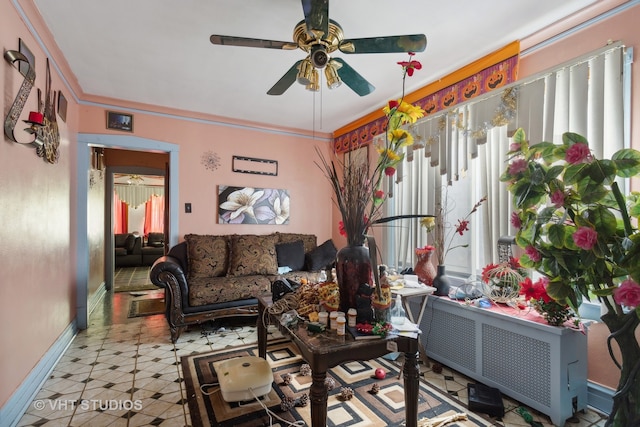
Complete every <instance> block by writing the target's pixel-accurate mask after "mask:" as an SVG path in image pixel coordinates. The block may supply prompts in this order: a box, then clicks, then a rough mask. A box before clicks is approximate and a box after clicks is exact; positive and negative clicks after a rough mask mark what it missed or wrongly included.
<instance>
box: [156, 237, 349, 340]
mask: <svg viewBox="0 0 640 427" xmlns="http://www.w3.org/2000/svg"><path fill="white" fill-rule="evenodd" d="M335 256H336V247H335V245H334V244H333V242H332V241H331V240H327V241H326V242H324V243H323V244H321V245H320V246H317V238H316V236H315V235H312V234H298V233H272V234H264V235H258V234H232V235H199V234H187V235H185V236H184V241H183V242H181V243H179V244H177V245H176V246H174V247H173V248H171V250H170V251H169V253H168V254H167V255H166V256H163V257H161V258H159V259H158V260H157V261H156V262H155V263H154V264H153V267H152V268H151V272H150V278H151V281H152V283H154V284H155V285H156V286H159V287H161V288H164V289H165V301H166V308H165V316H166V318H167V322H168V323H169V329H170V331H171V340H172V341H173V342H176V341H177V340H178V337H179V336H180V334H181V332H182V331H183V330H184V329H185V328H186V327H187V326H188V325H191V324H196V323H201V322H204V321H207V320H214V319H217V318H223V317H237V316H256V315H257V299H256V297H257V296H258V295H259V294H261V293H265V292H269V291H270V290H271V283H272V282H273V281H275V280H277V279H278V278H280V277H284V278H288V279H293V280H296V281H299V280H301V279H302V278H306V279H307V280H317V278H318V274H319V272H320V270H322V269H324V268H326V267H327V266H329V265H331V264H333V263H334V262H335Z"/></svg>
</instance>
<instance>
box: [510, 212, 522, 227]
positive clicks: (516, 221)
mask: <svg viewBox="0 0 640 427" xmlns="http://www.w3.org/2000/svg"><path fill="white" fill-rule="evenodd" d="M511 225H512V226H513V228H517V229H520V228H522V221H521V220H520V216H519V215H518V212H511Z"/></svg>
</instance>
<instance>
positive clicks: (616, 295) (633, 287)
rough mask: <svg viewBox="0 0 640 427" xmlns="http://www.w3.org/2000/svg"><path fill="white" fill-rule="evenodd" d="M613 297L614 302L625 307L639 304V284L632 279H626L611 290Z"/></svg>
mask: <svg viewBox="0 0 640 427" xmlns="http://www.w3.org/2000/svg"><path fill="white" fill-rule="evenodd" d="M613 299H614V300H615V302H616V303H618V304H620V305H624V306H627V307H633V308H635V307H638V306H640V285H638V284H637V283H636V282H634V281H633V280H632V279H627V280H625V281H624V282H622V283H621V284H620V286H619V287H617V288H616V289H614V290H613Z"/></svg>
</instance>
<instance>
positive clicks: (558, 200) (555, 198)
mask: <svg viewBox="0 0 640 427" xmlns="http://www.w3.org/2000/svg"><path fill="white" fill-rule="evenodd" d="M551 203H553V205H554V206H555V207H556V208H560V207H562V206H564V192H563V191H562V190H556V191H554V192H553V194H552V195H551Z"/></svg>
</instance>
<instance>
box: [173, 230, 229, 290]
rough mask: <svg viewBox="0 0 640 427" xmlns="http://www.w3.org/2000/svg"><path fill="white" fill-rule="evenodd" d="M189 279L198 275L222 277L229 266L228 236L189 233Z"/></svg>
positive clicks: (187, 236) (186, 237)
mask: <svg viewBox="0 0 640 427" xmlns="http://www.w3.org/2000/svg"><path fill="white" fill-rule="evenodd" d="M184 239H185V241H186V242H187V260H188V263H189V280H191V279H195V278H198V277H220V276H224V275H225V274H227V270H228V268H229V244H228V241H227V237H226V236H210V235H200V234H187V235H185V236H184Z"/></svg>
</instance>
